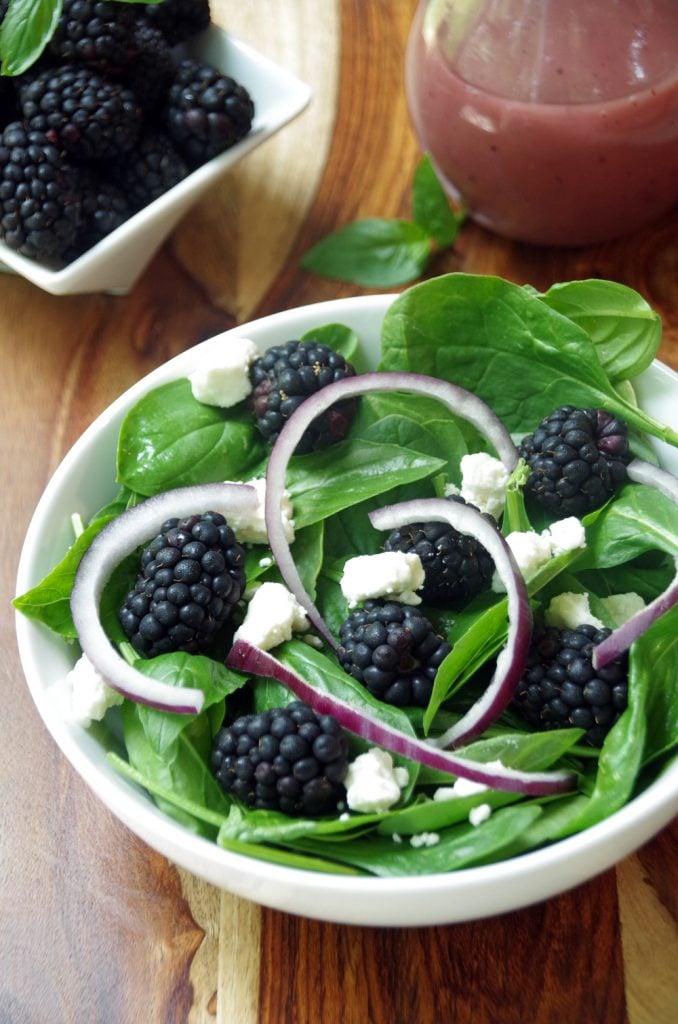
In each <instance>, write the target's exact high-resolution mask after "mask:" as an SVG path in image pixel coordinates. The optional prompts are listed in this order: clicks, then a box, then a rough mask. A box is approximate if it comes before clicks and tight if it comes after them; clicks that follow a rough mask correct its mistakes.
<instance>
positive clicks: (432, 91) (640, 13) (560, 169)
mask: <svg viewBox="0 0 678 1024" xmlns="http://www.w3.org/2000/svg"><path fill="white" fill-rule="evenodd" d="M406 88H407V98H408V103H409V108H410V112H411V116H412V120H413V123H414V127H415V130H416V132H417V135H418V138H419V141H420V144H421V146H422V148H423V149H424V150H426V151H428V152H429V153H430V154H431V156H432V158H433V160H434V162H435V165H436V168H437V170H438V172H439V174H440V175H441V178H442V180H443V183H444V185H445V187H446V189H447V190H448V192H449V193H450V195H451V196H452V197H453V198H454V199H456V200H458V201H461V202H462V203H463V204H464V205H465V206H466V208H467V209H468V211H469V213H470V215H471V216H472V217H473V218H474V219H475V220H476V221H478V222H479V223H481V224H483V225H484V226H486V227H488V228H489V229H490V230H492V231H495V232H496V233H498V234H500V235H504V236H506V237H508V238H512V239H516V240H519V241H525V242H533V243H537V244H545V245H587V244H592V243H597V242H602V241H605V240H607V239H611V238H615V237H617V236H620V235H623V234H626V233H628V232H630V231H633V230H636V229H638V228H640V227H642V226H643V225H645V224H648V223H650V222H651V221H653V220H655V219H657V218H659V217H661V215H662V214H664V213H666V212H667V211H669V210H670V209H671V208H672V207H673V205H674V204H675V203H676V202H678V0H421V3H420V6H419V8H418V11H417V13H416V16H415V19H414V22H413V25H412V29H411V33H410V39H409V43H408V49H407V57H406Z"/></svg>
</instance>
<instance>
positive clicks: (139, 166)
mask: <svg viewBox="0 0 678 1024" xmlns="http://www.w3.org/2000/svg"><path fill="white" fill-rule="evenodd" d="M188 173H189V168H188V165H187V163H186V161H185V160H184V159H183V157H182V156H180V155H179V153H177V151H176V149H175V148H174V146H173V145H172V142H171V140H170V139H168V137H167V136H166V135H164V134H163V133H162V132H159V131H154V130H150V129H149V130H147V131H146V132H145V133H144V134H143V135H142V136H141V139H140V140H139V143H138V144H137V146H136V147H135V148H134V150H133V152H132V153H130V154H129V155H128V157H127V159H126V160H125V162H124V163H123V162H121V163H117V164H116V165H115V166H114V167H113V168H111V174H112V176H113V179H114V181H115V182H116V183H117V184H118V185H119V186H120V188H121V189H122V190H123V191H124V193H125V195H126V196H127V199H128V201H129V203H130V205H131V206H132V208H133V209H134V210H140V209H141V208H142V207H143V206H146V205H147V204H148V203H151V202H153V200H154V199H157V198H158V196H161V195H163V194H164V193H165V192H167V190H168V189H170V188H172V187H173V186H174V185H176V184H177V182H179V181H181V180H182V178H185V177H186V175H187V174H188Z"/></svg>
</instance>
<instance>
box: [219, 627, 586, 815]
mask: <svg viewBox="0 0 678 1024" xmlns="http://www.w3.org/2000/svg"><path fill="white" fill-rule="evenodd" d="M226 664H227V665H228V666H229V668H234V669H238V670H240V671H242V672H249V673H251V674H252V675H258V676H266V677H269V678H271V679H277V680H278V682H280V683H282V684H283V685H284V686H287V687H288V688H289V689H290V690H291V691H292V693H294V694H295V696H296V697H298V699H299V700H303V701H305V702H306V703H307V704H309V705H310V706H311V707H312V708H313V709H314V710H315V711H316V712H318V714H321V715H333V716H334V717H335V718H336V719H337V721H338V722H339V724H340V725H341V727H342V728H343V729H346V730H348V731H349V732H352V733H354V734H355V735H357V736H360V737H362V739H364V740H366V741H367V742H368V743H375V744H377V745H378V746H380V747H383V748H384V749H385V750H388V751H390V752H391V753H393V754H401V755H402V756H403V757H407V758H409V759H410V760H412V761H417V762H418V763H419V764H424V765H427V766H428V767H429V768H435V769H437V770H439V771H443V772H449V773H450V774H451V775H456V776H458V777H459V778H462V779H471V780H472V781H473V782H480V783H483V784H484V785H486V786H489V787H490V788H492V789H501V790H503V791H505V792H508V793H522V794H523V795H525V796H549V795H553V794H556V793H566V792H569V791H570V790H572V789H573V788H574V786H575V782H576V776H575V775H574V774H573V773H571V772H567V771H553V772H521V771H518V770H517V769H514V768H504V767H496V766H494V765H493V766H492V767H491V768H490V767H488V766H487V765H484V764H482V763H481V762H478V761H470V760H467V759H466V758H463V757H458V756H457V755H456V754H451V753H449V752H448V751H446V750H441V749H440V748H439V747H437V746H434V745H433V744H432V743H428V742H425V741H424V740H418V739H416V738H415V737H413V736H408V735H406V734H405V733H403V732H400V731H399V730H398V729H394V728H393V727H392V726H389V725H386V724H385V723H384V722H381V721H379V720H378V719H376V718H373V717H372V715H369V714H367V713H365V712H364V711H359V710H358V709H357V708H354V707H352V706H351V705H350V704H348V703H346V701H344V700H341V699H340V698H339V697H335V696H333V695H332V694H329V693H324V692H323V691H321V690H317V689H316V688H315V687H314V686H311V685H310V683H307V682H306V680H305V679H303V678H302V677H301V676H300V675H298V674H297V673H296V672H294V671H293V670H292V669H290V668H288V667H287V666H286V665H283V664H282V662H280V661H278V659H277V658H274V657H273V655H271V654H269V653H268V651H262V650H261V648H259V647H254V646H253V645H252V644H250V643H248V642H247V641H246V640H237V641H236V642H235V644H234V645H233V647H232V648H231V650H230V652H229V654H228V657H227V658H226Z"/></svg>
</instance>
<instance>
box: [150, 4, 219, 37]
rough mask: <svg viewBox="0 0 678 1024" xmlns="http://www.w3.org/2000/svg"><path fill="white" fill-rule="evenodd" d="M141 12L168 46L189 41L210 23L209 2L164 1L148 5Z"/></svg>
mask: <svg viewBox="0 0 678 1024" xmlns="http://www.w3.org/2000/svg"><path fill="white" fill-rule="evenodd" d="M143 12H144V17H145V18H147V19H148V21H149V22H150V23H151V24H152V25H154V26H155V27H156V28H158V29H160V31H161V32H162V33H163V35H164V36H165V38H166V39H167V41H168V43H169V44H170V46H175V45H176V44H177V43H181V42H184V41H185V40H186V39H190V38H191V36H194V35H196V34H197V33H198V32H202V31H203V29H206V28H207V27H208V25H209V23H210V5H209V0H164V2H163V3H161V4H149V5H148V6H146V7H144V8H143Z"/></svg>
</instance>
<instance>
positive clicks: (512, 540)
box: [492, 516, 586, 594]
mask: <svg viewBox="0 0 678 1024" xmlns="http://www.w3.org/2000/svg"><path fill="white" fill-rule="evenodd" d="M505 540H506V543H507V544H508V546H509V547H510V549H511V551H512V552H513V556H514V558H515V560H516V562H517V564H518V568H519V569H520V572H521V575H522V576H523V577H524V579H526V580H530V579H531V578H532V577H533V576H534V575H535V573H536V572H538V570H539V569H541V567H542V565H546V563H547V562H549V561H550V560H551V559H552V558H555V557H556V555H563V554H565V553H566V552H568V551H576V550H577V549H578V548H585V547H586V533H585V530H584V527H583V526H582V524H581V522H580V521H579V519H577V518H576V517H575V516H569V517H568V518H567V519H559V520H558V521H557V522H555V523H552V524H551V526H549V528H548V529H547V530H542V532H541V533H537V532H536V530H527V531H525V532H524V533H521V532H520V531H519V530H514V532H513V533H509V534H508V536H507V537H506V538H505ZM492 590H493V591H494V592H495V593H496V594H501V593H503V592H504V591H505V590H506V587H505V586H504V584H503V582H502V580H501V579H500V578H499V574H498V573H496V572H495V574H494V576H493V577H492Z"/></svg>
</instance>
